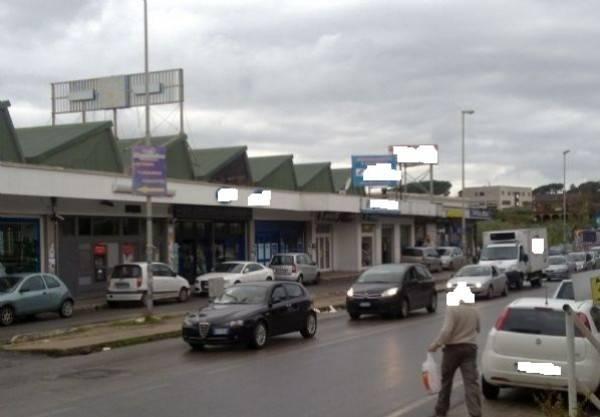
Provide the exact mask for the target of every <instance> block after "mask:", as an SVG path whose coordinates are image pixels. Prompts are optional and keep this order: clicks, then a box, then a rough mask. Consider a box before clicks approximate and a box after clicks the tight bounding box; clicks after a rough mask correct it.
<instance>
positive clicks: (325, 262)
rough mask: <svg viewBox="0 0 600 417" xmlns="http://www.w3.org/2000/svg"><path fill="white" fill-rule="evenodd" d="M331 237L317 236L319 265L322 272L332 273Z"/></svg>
mask: <svg viewBox="0 0 600 417" xmlns="http://www.w3.org/2000/svg"><path fill="white" fill-rule="evenodd" d="M331 252H332V250H331V235H329V234H326V235H321V234H318V235H317V264H318V265H319V269H320V270H321V271H331Z"/></svg>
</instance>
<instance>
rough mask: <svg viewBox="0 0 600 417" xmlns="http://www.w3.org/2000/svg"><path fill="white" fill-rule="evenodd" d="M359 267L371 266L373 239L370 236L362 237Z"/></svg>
mask: <svg viewBox="0 0 600 417" xmlns="http://www.w3.org/2000/svg"><path fill="white" fill-rule="evenodd" d="M361 255H362V256H361V265H362V266H364V267H367V266H372V265H373V238H372V237H371V236H363V237H362V252H361Z"/></svg>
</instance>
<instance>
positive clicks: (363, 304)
mask: <svg viewBox="0 0 600 417" xmlns="http://www.w3.org/2000/svg"><path fill="white" fill-rule="evenodd" d="M359 306H360V307H371V303H369V302H363V303H360V304H359Z"/></svg>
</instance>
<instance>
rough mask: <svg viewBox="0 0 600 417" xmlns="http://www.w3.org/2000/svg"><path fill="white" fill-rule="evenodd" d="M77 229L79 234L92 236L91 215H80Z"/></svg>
mask: <svg viewBox="0 0 600 417" xmlns="http://www.w3.org/2000/svg"><path fill="white" fill-rule="evenodd" d="M77 229H78V230H77V232H78V234H79V236H90V235H91V234H92V219H91V218H90V217H79V218H78V228H77Z"/></svg>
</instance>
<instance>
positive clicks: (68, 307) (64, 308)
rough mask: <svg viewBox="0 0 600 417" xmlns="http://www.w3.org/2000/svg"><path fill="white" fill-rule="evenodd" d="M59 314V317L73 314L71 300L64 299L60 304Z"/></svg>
mask: <svg viewBox="0 0 600 417" xmlns="http://www.w3.org/2000/svg"><path fill="white" fill-rule="evenodd" d="M60 315H61V317H64V318H68V317H71V316H72V315H73V302H72V301H71V300H66V301H64V302H63V303H62V305H61V306H60Z"/></svg>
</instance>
